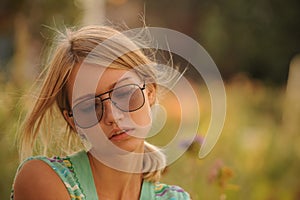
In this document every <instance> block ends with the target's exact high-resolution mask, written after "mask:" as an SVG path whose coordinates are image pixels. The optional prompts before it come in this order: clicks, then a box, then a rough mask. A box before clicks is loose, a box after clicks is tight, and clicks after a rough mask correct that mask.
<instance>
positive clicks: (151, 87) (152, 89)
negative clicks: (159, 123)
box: [146, 83, 156, 106]
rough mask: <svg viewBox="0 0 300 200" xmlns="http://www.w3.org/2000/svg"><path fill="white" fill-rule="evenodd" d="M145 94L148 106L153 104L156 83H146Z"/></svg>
mask: <svg viewBox="0 0 300 200" xmlns="http://www.w3.org/2000/svg"><path fill="white" fill-rule="evenodd" d="M146 92H147V96H148V100H149V103H150V106H152V105H153V104H155V101H156V85H155V84H153V83H150V84H147V90H146Z"/></svg>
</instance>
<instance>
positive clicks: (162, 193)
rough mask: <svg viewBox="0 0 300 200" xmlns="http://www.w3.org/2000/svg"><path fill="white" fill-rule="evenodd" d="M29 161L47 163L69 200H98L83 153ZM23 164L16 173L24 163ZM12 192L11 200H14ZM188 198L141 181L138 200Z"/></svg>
mask: <svg viewBox="0 0 300 200" xmlns="http://www.w3.org/2000/svg"><path fill="white" fill-rule="evenodd" d="M29 160H42V161H44V162H45V163H47V164H48V165H49V166H50V167H51V168H52V169H53V170H54V171H55V172H56V173H57V175H58V176H59V177H60V178H61V180H62V181H63V183H64V185H65V187H66V188H67V190H68V192H69V194H70V199H71V200H98V195H97V191H96V187H95V184H94V181H93V180H94V178H93V174H92V170H91V166H90V162H89V159H88V156H87V153H86V152H85V151H81V152H78V153H76V154H74V155H71V156H68V157H65V158H60V157H53V158H47V157H44V156H37V157H31V158H29V159H27V160H26V161H25V162H27V161H29ZM25 162H23V163H22V164H21V165H20V167H19V168H18V171H19V170H20V168H21V167H22V166H23V164H24V163H25ZM13 196H14V191H13V190H12V193H11V200H13V199H14V197H13ZM186 199H190V196H189V194H188V193H187V192H185V191H184V190H183V189H182V188H180V187H178V186H174V185H167V184H163V183H151V182H147V181H143V185H142V190H141V197H140V200H186Z"/></svg>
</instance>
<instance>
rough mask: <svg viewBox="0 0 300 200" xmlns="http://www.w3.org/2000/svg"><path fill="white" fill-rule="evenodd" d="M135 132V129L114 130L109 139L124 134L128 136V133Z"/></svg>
mask: <svg viewBox="0 0 300 200" xmlns="http://www.w3.org/2000/svg"><path fill="white" fill-rule="evenodd" d="M132 130H134V129H133V128H122V129H113V130H112V131H111V134H110V136H109V138H108V139H110V140H111V139H112V138H114V137H117V136H120V135H122V134H127V135H128V132H130V131H132Z"/></svg>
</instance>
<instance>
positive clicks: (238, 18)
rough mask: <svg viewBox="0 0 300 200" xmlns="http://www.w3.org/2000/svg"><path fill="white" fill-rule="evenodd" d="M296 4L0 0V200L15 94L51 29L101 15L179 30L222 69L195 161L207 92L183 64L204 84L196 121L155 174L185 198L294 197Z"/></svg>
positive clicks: (299, 46)
mask: <svg viewBox="0 0 300 200" xmlns="http://www.w3.org/2000/svg"><path fill="white" fill-rule="evenodd" d="M299 10H300V1H298V0H287V1H279V0H275V1H261V0H254V1H237V0H228V1H208V0H185V1H183V0H172V1H170V0H169V1H168V0H160V1H158V0H106V1H105V0H51V1H43V0H30V1H29V0H1V2H0V163H1V165H0V199H8V198H9V193H10V189H11V184H12V181H13V178H14V174H15V171H16V168H17V166H18V155H17V148H16V145H15V142H14V139H15V133H16V131H17V128H18V124H19V121H21V120H22V119H23V116H20V111H21V109H24V110H26V107H24V106H23V102H22V101H20V97H22V96H23V95H24V94H27V92H28V89H29V87H30V85H32V83H33V81H34V80H35V78H36V76H37V75H38V73H39V72H40V71H41V70H42V67H41V66H42V65H41V64H42V63H43V56H44V55H45V53H42V52H44V51H45V49H47V47H48V46H49V44H50V43H51V38H52V36H53V33H54V32H53V31H52V30H51V28H55V29H56V28H58V29H60V28H63V27H64V26H67V27H73V26H77V25H85V24H100V23H105V24H113V25H117V26H124V25H125V24H126V25H127V26H128V27H129V28H135V27H141V26H143V25H144V23H145V24H146V25H147V26H155V27H165V28H170V29H173V30H177V31H180V32H182V33H184V34H187V35H188V36H190V37H192V38H193V39H195V40H196V41H197V42H198V43H199V44H201V45H202V46H203V47H204V48H205V49H206V50H207V51H208V53H209V54H210V55H211V57H212V58H213V59H214V61H215V63H216V64H217V66H218V68H219V70H220V72H221V74H222V77H223V78H224V83H225V87H226V92H227V100H228V102H227V117H226V123H225V125H224V129H223V132H222V135H221V137H220V139H219V141H218V143H217V145H216V146H215V148H214V149H213V151H212V152H211V154H209V156H207V157H206V158H205V159H202V160H200V159H198V157H197V154H198V151H199V148H200V146H201V143H202V141H203V137H204V136H205V133H206V131H207V127H208V125H209V119H210V101H209V94H208V93H207V92H206V89H205V84H203V82H201V81H198V80H195V77H193V73H191V72H187V73H186V74H187V76H189V77H190V79H191V80H192V82H194V84H195V85H194V86H195V87H196V88H199V91H203V92H200V94H199V102H200V108H201V121H200V126H199V129H198V132H197V137H196V138H195V141H194V143H193V144H192V146H190V148H189V150H188V151H187V152H186V153H185V154H184V155H183V156H182V157H181V158H180V159H179V160H177V161H176V162H175V163H174V164H172V165H171V166H169V167H168V168H167V170H166V172H165V175H164V177H163V180H162V181H163V182H166V183H169V184H176V185H180V186H181V187H183V188H184V189H185V190H187V191H188V192H189V193H190V194H191V195H192V197H193V199H243V200H244V199H251V200H252V199H254V200H277V199H278V200H279V199H280V200H282V199H283V200H296V199H300V173H299V169H300V145H299V143H300V136H299V134H300V92H299V91H300V90H299V88H300V56H299V55H298V56H297V54H299V53H300V12H299ZM49 27H50V28H49ZM177 64H179V65H180V62H179V63H177ZM164 101H166V99H165V100H162V103H163V102H164ZM165 105H169V106H170V105H176V102H174V104H172V102H170V101H168V102H167V103H166V104H165ZM166 107H167V106H166ZM177 114H178V113H176V112H174V113H172V114H169V116H168V117H169V120H168V122H167V123H166V127H164V129H163V130H162V133H163V134H161V135H162V136H161V137H162V138H160V139H156V138H155V137H154V138H150V139H149V140H150V141H151V142H153V143H154V144H157V145H163V144H164V143H163V142H162V141H168V140H170V139H171V137H170V134H171V133H172V131H173V129H174V127H177V125H178V118H177ZM168 133H169V134H168ZM184 145H185V141H182V144H180V145H178V148H184ZM41 178H43V177H41Z"/></svg>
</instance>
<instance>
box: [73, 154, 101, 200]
mask: <svg viewBox="0 0 300 200" xmlns="http://www.w3.org/2000/svg"><path fill="white" fill-rule="evenodd" d="M69 158H70V160H71V163H72V165H73V168H74V172H75V174H76V177H77V179H78V182H79V183H80V187H81V188H82V190H83V193H84V194H85V197H86V199H87V200H90V199H93V200H98V195H97V190H96V187H95V183H94V178H93V174H92V170H91V167H90V162H89V159H88V156H87V154H86V152H85V151H81V152H78V153H76V154H74V155H72V156H70V157H69Z"/></svg>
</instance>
